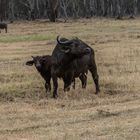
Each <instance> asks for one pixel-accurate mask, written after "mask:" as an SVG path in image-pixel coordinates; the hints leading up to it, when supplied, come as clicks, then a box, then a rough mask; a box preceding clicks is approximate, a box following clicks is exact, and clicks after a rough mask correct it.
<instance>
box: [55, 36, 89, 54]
mask: <svg viewBox="0 0 140 140" xmlns="http://www.w3.org/2000/svg"><path fill="white" fill-rule="evenodd" d="M57 43H58V44H59V45H60V46H61V51H62V52H64V53H66V54H72V55H75V56H83V55H85V54H89V53H90V52H91V48H90V47H89V46H88V45H87V44H86V43H84V42H83V41H81V40H80V39H78V38H75V39H72V40H68V39H64V38H63V39H59V36H57Z"/></svg>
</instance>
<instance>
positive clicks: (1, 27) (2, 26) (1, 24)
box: [0, 23, 7, 33]
mask: <svg viewBox="0 0 140 140" xmlns="http://www.w3.org/2000/svg"><path fill="white" fill-rule="evenodd" d="M0 29H5V33H7V24H6V23H0Z"/></svg>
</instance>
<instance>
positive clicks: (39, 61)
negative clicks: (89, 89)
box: [26, 55, 87, 92]
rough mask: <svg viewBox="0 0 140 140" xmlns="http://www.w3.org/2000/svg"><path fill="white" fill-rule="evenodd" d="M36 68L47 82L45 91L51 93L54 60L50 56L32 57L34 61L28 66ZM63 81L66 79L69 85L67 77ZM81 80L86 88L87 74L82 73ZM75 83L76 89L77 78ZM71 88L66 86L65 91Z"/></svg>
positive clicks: (28, 62) (29, 62) (28, 63)
mask: <svg viewBox="0 0 140 140" xmlns="http://www.w3.org/2000/svg"><path fill="white" fill-rule="evenodd" d="M33 64H34V66H35V67H36V69H37V71H38V72H39V73H40V75H41V76H42V77H43V79H44V80H45V89H46V92H50V91H51V83H50V81H51V67H52V60H51V56H50V55H44V56H35V57H34V56H32V60H30V61H27V62H26V65H28V66H32V65H33ZM62 78H63V80H64V79H65V84H64V85H67V80H66V78H65V77H62ZM79 79H80V80H81V83H82V88H86V83H87V76H86V73H81V74H80V75H79ZM72 82H73V88H74V89H75V77H74V78H73V80H72ZM68 90H69V88H68V87H67V86H64V91H68Z"/></svg>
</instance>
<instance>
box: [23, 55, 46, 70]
mask: <svg viewBox="0 0 140 140" xmlns="http://www.w3.org/2000/svg"><path fill="white" fill-rule="evenodd" d="M32 58H33V60H30V61H27V62H26V65H28V66H32V65H33V64H34V65H35V67H36V68H37V69H38V70H40V69H41V68H42V65H43V64H44V62H45V61H46V59H45V58H42V57H41V56H35V57H34V56H32Z"/></svg>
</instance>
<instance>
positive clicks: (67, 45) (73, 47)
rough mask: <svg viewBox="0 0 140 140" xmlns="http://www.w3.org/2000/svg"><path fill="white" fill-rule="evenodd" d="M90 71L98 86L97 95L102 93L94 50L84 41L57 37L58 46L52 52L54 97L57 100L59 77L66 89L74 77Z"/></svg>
mask: <svg viewBox="0 0 140 140" xmlns="http://www.w3.org/2000/svg"><path fill="white" fill-rule="evenodd" d="M88 70H89V71H90V72H91V74H92V78H93V80H94V83H95V86H96V94H97V93H98V92H99V91H100V89H99V82H98V73H97V67H96V63H95V55H94V50H93V49H92V48H91V47H90V46H88V45H87V44H86V43H85V42H83V41H82V40H80V39H78V38H75V39H72V40H68V39H66V38H62V39H59V37H57V45H56V47H55V48H54V50H53V52H52V68H51V76H52V79H53V86H54V91H53V97H54V98H56V97H57V96H58V94H57V88H58V82H57V79H58V77H62V78H63V79H64V84H65V88H67V87H69V86H70V85H71V83H72V81H73V78H74V77H79V76H80V74H81V73H87V71H88Z"/></svg>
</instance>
